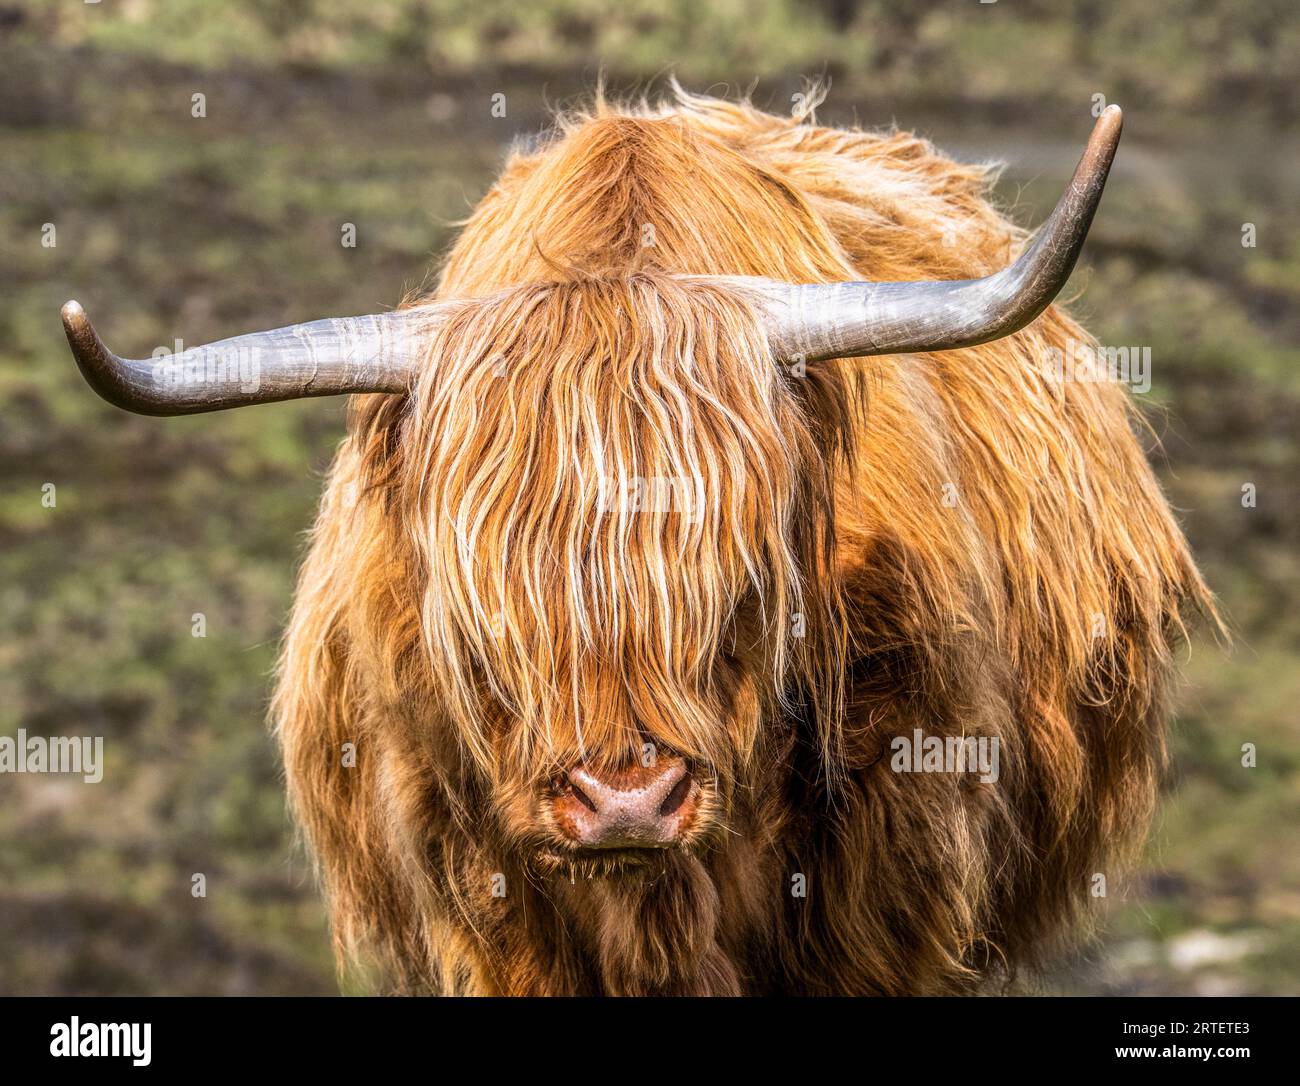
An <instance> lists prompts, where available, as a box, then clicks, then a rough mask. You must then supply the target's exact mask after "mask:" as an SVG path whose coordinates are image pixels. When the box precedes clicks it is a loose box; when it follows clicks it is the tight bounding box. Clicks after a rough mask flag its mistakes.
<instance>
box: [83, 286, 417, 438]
mask: <svg viewBox="0 0 1300 1086" xmlns="http://www.w3.org/2000/svg"><path fill="white" fill-rule="evenodd" d="M441 311H442V307H441V306H436V305H429V306H421V307H419V308H416V309H402V310H398V311H396V312H393V313H381V314H377V315H374V316H367V317H339V318H333V317H332V318H328V319H326V320H319V321H311V322H310V323H308V324H295V325H290V326H288V327H287V328H276V329H274V330H272V331H269V332H253V333H251V334H249V335H245V336H235V337H234V338H233V339H223V340H219V341H218V342H216V343H209V344H206V345H205V346H202V347H192V348H190V349H189V350H187V351H182V352H180V353H179V354H171V355H162V356H161V357H156V358H142V359H135V358H119V357H118V356H117V355H115V354H113V352H112V351H110V350H109V349H108V348H107V347H105V346H104V342H103V340H101V339H100V338H99V335H98V334H97V333H96V332H95V329H94V327H93V326H92V325H91V323H90V318H89V317H87V316H86V311H85V310H84V309H82V308H81V306H80V304H78V303H77V302H69V303H68V304H67V305H65V306H64V307H63V330H64V331H65V332H66V333H67V336H68V343H69V345H70V346H71V347H72V355H73V357H74V358H75V359H76V360H77V366H78V368H79V369H80V370H81V374H82V376H83V377H85V379H86V381H87V382H88V383H89V384H90V387H91V388H93V389H94V390H95V391H96V392H98V393H99V394H100V395H101V396H103V397H104V399H106V400H107V401H108V402H109V403H111V404H115V405H116V406H117V407H120V408H123V409H124V410H126V411H135V412H136V413H138V414H141V415H193V414H198V413H199V412H201V411H221V410H223V409H225V408H228V407H245V406H248V405H249V404H257V403H274V402H276V401H277V400H293V399H298V398H300V397H304V396H337V395H341V394H343V393H348V392H405V391H406V390H407V389H408V388H409V386H410V382H411V379H412V376H413V374H414V373H415V369H416V366H417V364H418V363H419V360H420V358H421V356H422V351H423V346H424V344H425V343H426V342H427V341H426V339H425V337H426V335H427V333H428V331H429V330H430V328H431V327H433V326H434V325H435V324H436V323H437V322H438V320H439V319H440V315H441Z"/></svg>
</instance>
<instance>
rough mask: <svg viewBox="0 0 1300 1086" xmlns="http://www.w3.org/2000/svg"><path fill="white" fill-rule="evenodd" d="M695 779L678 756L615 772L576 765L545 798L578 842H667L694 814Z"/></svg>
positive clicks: (631, 845) (618, 845) (676, 838)
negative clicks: (554, 790) (553, 791)
mask: <svg viewBox="0 0 1300 1086" xmlns="http://www.w3.org/2000/svg"><path fill="white" fill-rule="evenodd" d="M700 796H701V785H700V782H699V781H698V780H697V779H696V777H695V775H694V774H692V773H691V771H690V767H689V766H687V764H686V762H685V761H683V760H682V759H681V758H675V757H674V758H660V759H659V760H658V761H656V762H655V764H654V765H652V766H642V765H635V766H631V767H629V768H626V769H622V770H618V771H617V772H605V771H597V770H595V769H593V768H591V767H589V766H577V767H575V768H573V769H571V770H569V772H568V773H567V774H565V775H564V777H563V779H562V780H561V781H560V782H559V787H558V788H557V794H556V795H555V796H554V798H553V799H551V801H550V803H551V811H552V814H553V815H554V817H555V824H556V826H557V827H558V829H559V831H560V833H561V834H562V835H563V836H564V838H565V839H566V840H567V841H568V842H569V843H570V844H572V845H575V846H577V847H578V848H595V849H636V848H671V847H672V846H674V845H677V844H678V843H680V841H681V840H682V838H683V836H684V835H685V834H686V833H687V831H688V830H689V829H690V828H691V826H692V824H693V823H694V822H695V820H696V816H697V814H698V810H699V805H700Z"/></svg>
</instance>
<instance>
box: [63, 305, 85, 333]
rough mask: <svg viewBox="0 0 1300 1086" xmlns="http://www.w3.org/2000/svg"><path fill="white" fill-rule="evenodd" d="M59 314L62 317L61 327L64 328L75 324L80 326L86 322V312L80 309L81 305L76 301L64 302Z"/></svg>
mask: <svg viewBox="0 0 1300 1086" xmlns="http://www.w3.org/2000/svg"><path fill="white" fill-rule="evenodd" d="M59 313H60V315H62V317H63V326H64V327H65V328H67V327H70V326H72V325H75V324H82V323H83V322H84V321H85V320H86V311H85V310H84V309H82V308H81V303H80V302H78V301H71V302H65V303H64V305H63V308H62V309H60V310H59Z"/></svg>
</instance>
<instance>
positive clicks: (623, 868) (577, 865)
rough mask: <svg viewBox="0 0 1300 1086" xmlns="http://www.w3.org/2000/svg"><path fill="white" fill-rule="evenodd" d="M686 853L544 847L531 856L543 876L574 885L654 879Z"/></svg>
mask: <svg viewBox="0 0 1300 1086" xmlns="http://www.w3.org/2000/svg"><path fill="white" fill-rule="evenodd" d="M687 853H688V850H687V849H686V848H685V847H683V846H680V845H666V846H662V847H657V848H564V847H555V846H549V845H548V846H544V847H542V848H540V849H539V850H538V851H537V852H536V853H535V854H534V858H535V863H536V866H537V868H538V869H539V870H540V871H541V872H542V873H543V874H546V875H550V876H551V877H554V878H560V879H563V880H565V881H568V882H572V883H578V882H581V881H584V880H587V879H607V878H632V879H635V878H638V877H647V876H648V877H651V878H655V877H658V876H659V875H661V874H662V873H663V872H665V871H667V870H669V869H670V868H672V867H673V866H674V865H675V864H677V863H678V862H680V861H681V859H683V858H684V857H685V856H686V855H687Z"/></svg>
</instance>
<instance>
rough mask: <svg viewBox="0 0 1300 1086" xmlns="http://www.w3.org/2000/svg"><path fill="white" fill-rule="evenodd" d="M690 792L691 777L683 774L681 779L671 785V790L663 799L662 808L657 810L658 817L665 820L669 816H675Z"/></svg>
mask: <svg viewBox="0 0 1300 1086" xmlns="http://www.w3.org/2000/svg"><path fill="white" fill-rule="evenodd" d="M690 791H691V775H690V774H689V773H683V774H682V779H681V780H679V781H678V782H677V783H676V784H675V785H673V790H672V791H671V792H669V793H668V795H667V796H665V797H664V802H663V806H661V807H660V808H659V815H660V817H661V818H667V817H668V816H669V815H672V814H675V813H676V812H677V810H678V809H679V808H680V807H681V805H682V804H683V803H685V802H686V797H687V796H688V795H689V794H690Z"/></svg>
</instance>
